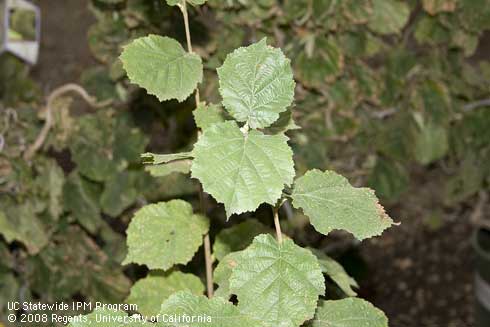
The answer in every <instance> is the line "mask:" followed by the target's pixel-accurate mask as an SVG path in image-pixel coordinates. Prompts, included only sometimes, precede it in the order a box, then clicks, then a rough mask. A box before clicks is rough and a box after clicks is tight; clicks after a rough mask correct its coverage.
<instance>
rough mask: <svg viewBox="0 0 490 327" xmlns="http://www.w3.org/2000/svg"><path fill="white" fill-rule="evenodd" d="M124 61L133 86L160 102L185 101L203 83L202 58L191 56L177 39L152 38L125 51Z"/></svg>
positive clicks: (145, 39)
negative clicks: (141, 88) (139, 87)
mask: <svg viewBox="0 0 490 327" xmlns="http://www.w3.org/2000/svg"><path fill="white" fill-rule="evenodd" d="M120 58H121V61H122V62H123V66H124V69H125V70H126V72H127V74H128V77H129V79H130V80H131V82H133V83H135V84H138V85H139V86H141V87H143V88H145V89H146V90H147V91H148V93H149V94H153V95H155V96H156V97H157V98H158V100H160V101H165V100H170V99H177V100H179V101H181V102H182V101H184V100H185V99H187V98H188V97H189V95H191V93H192V92H194V90H195V89H196V87H197V84H198V83H200V82H201V80H202V75H203V66H202V61H201V58H200V57H199V56H198V55H196V54H194V53H188V52H186V51H185V50H184V48H183V47H182V46H181V45H180V43H179V42H177V41H176V40H174V39H171V38H168V37H162V36H158V35H149V36H145V37H141V38H139V39H136V40H134V41H133V42H131V43H130V44H129V45H127V46H126V47H125V48H124V51H123V53H122V54H121V57H120Z"/></svg>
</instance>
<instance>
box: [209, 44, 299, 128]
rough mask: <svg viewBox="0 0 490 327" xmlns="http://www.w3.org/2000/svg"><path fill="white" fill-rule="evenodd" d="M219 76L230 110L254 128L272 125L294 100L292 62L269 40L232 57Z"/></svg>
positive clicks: (227, 107)
mask: <svg viewBox="0 0 490 327" xmlns="http://www.w3.org/2000/svg"><path fill="white" fill-rule="evenodd" d="M218 75H219V82H220V89H219V90H220V93H221V96H222V97H223V105H224V106H225V108H226V110H228V111H229V112H230V114H231V115H232V116H233V117H234V118H235V119H236V120H238V121H240V122H247V123H248V125H249V126H250V127H251V128H261V127H267V126H270V125H271V124H272V123H273V122H275V121H276V120H277V119H278V118H279V113H281V112H283V111H285V110H286V108H287V107H288V106H289V105H290V104H291V103H292V101H293V97H294V86H295V83H294V80H293V72H292V69H291V63H290V61H289V59H287V58H286V57H285V56H284V54H283V53H282V51H281V50H280V49H276V48H273V47H270V46H267V42H266V39H265V38H264V39H262V40H261V41H260V42H258V43H255V44H252V45H250V46H248V47H242V48H239V49H237V50H235V51H234V52H233V53H231V54H229V55H228V56H227V57H226V60H225V62H224V64H223V66H222V67H220V68H218Z"/></svg>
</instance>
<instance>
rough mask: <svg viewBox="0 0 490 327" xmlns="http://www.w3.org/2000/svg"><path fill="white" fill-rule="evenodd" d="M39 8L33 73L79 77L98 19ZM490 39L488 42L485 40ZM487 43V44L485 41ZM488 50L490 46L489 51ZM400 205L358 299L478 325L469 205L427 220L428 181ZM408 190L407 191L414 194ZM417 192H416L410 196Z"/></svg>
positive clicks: (68, 3)
mask: <svg viewBox="0 0 490 327" xmlns="http://www.w3.org/2000/svg"><path fill="white" fill-rule="evenodd" d="M37 3H38V4H39V6H40V7H41V11H42V19H43V20H42V44H41V54H40V61H39V63H38V65H36V66H35V67H34V68H33V70H32V74H33V76H34V77H35V79H36V80H37V81H38V82H40V83H41V85H42V88H43V91H44V92H45V93H46V94H47V93H48V92H49V91H50V90H53V89H54V88H55V87H57V86H60V85H61V84H64V83H69V82H76V81H78V79H79V77H80V74H81V73H82V72H83V70H84V69H86V68H87V67H90V66H92V65H94V64H95V60H94V59H93V58H92V56H91V54H90V51H89V49H88V46H87V40H86V34H87V29H88V27H89V26H90V25H91V24H92V23H93V22H94V18H93V17H92V15H91V14H90V12H89V11H88V9H87V6H88V1H87V0H63V1H54V0H38V1H37ZM485 43H487V42H485ZM488 44H489V45H490V42H488ZM489 52H490V51H489ZM414 192H415V194H417V193H420V192H425V193H426V194H424V196H420V194H417V197H416V198H417V199H419V200H418V201H420V198H423V199H424V203H420V202H415V200H412V199H410V198H407V199H406V202H404V203H403V204H401V205H397V206H396V207H392V208H388V209H389V211H390V214H391V216H392V217H395V220H397V221H399V222H401V225H400V226H398V227H395V228H392V229H390V230H389V231H387V232H385V233H384V234H383V235H382V236H381V237H378V238H376V239H374V240H370V241H366V242H365V243H363V244H362V245H361V247H360V249H361V254H362V257H363V258H364V260H365V261H366V263H367V266H368V274H367V275H368V276H369V277H368V278H367V279H364V280H361V281H360V284H361V289H360V292H359V293H360V296H362V297H366V298H367V299H369V300H371V301H373V302H374V304H375V305H377V306H378V307H380V308H381V309H383V310H384V311H385V312H386V314H387V315H388V317H389V319H390V326H391V327H470V326H473V317H472V316H473V289H472V280H473V255H472V250H471V246H470V242H469V240H470V236H471V233H472V229H473V228H472V227H471V225H470V224H469V216H470V215H471V214H472V212H473V210H472V208H471V207H470V208H459V209H454V208H453V209H451V210H450V211H444V214H443V216H442V224H441V226H440V227H437V228H436V227H434V226H430V224H428V223H427V217H426V212H428V211H427V210H428V209H431V208H435V207H438V206H441V204H440V203H437V197H436V196H434V195H435V194H437V192H438V190H434V189H431V187H430V185H428V187H427V188H423V190H422V191H421V190H420V189H419V190H414ZM409 194H410V193H409ZM412 194H413V193H412Z"/></svg>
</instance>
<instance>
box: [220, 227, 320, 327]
mask: <svg viewBox="0 0 490 327" xmlns="http://www.w3.org/2000/svg"><path fill="white" fill-rule="evenodd" d="M230 289H231V292H232V293H233V294H236V295H237V297H238V308H239V309H240V311H241V312H242V313H245V314H249V315H251V316H253V317H255V318H257V319H259V320H260V321H263V322H264V323H265V325H266V326H271V327H272V326H284V327H286V326H287V327H296V326H299V325H301V324H302V323H303V322H305V321H306V320H308V319H311V318H312V317H313V315H314V313H315V309H316V306H317V300H318V296H319V295H323V294H324V293H325V280H324V278H323V275H322V272H321V270H320V266H319V264H318V260H317V258H316V257H315V256H314V255H313V254H312V253H311V252H310V251H308V250H306V249H303V248H301V247H299V246H297V245H296V244H294V242H293V241H292V240H290V239H285V240H283V242H282V243H281V244H279V243H278V242H277V241H276V240H275V239H274V238H273V237H272V236H270V235H259V236H257V237H256V238H255V240H254V241H253V243H252V245H251V246H249V247H248V248H247V249H246V250H244V251H242V252H240V254H239V255H238V258H237V265H236V267H235V268H234V269H233V271H232V274H231V277H230Z"/></svg>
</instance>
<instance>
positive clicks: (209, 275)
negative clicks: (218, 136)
mask: <svg viewBox="0 0 490 327" xmlns="http://www.w3.org/2000/svg"><path fill="white" fill-rule="evenodd" d="M179 8H180V10H181V11H182V16H183V17H184V26H185V38H186V40H187V50H188V51H189V53H194V51H193V50H192V40H191V32H190V29H189V15H188V14H187V4H186V1H185V0H183V1H182V2H181V4H180V5H179ZM195 99H196V107H197V106H199V102H200V100H199V89H196V93H195ZM198 135H201V132H199V133H198ZM199 205H200V207H201V208H200V210H201V213H202V214H204V215H206V213H207V209H206V199H205V196H204V191H203V189H202V186H201V185H199ZM204 262H205V265H206V289H207V293H208V297H209V298H211V297H213V295H214V283H213V260H212V257H211V240H210V239H209V234H206V235H204Z"/></svg>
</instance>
